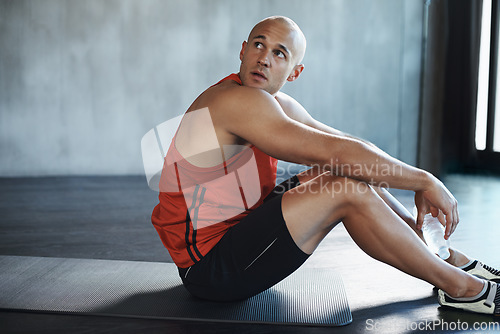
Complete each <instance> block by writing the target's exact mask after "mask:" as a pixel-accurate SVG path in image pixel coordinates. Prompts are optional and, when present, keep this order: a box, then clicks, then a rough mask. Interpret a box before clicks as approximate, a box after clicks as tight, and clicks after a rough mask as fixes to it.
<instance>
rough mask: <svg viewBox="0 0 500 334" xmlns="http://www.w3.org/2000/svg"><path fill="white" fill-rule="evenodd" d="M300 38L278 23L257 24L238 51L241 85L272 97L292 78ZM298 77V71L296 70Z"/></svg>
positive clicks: (294, 72) (294, 73)
mask: <svg viewBox="0 0 500 334" xmlns="http://www.w3.org/2000/svg"><path fill="white" fill-rule="evenodd" d="M299 52H300V38H299V36H298V33H297V32H296V31H294V30H293V29H292V28H291V27H289V26H288V25H287V24H284V23H282V22H279V21H267V22H261V23H259V24H258V25H257V26H256V27H255V28H254V29H253V30H252V32H251V34H250V36H249V37H248V42H243V45H242V48H241V52H240V60H241V66H240V78H241V81H242V82H243V85H245V86H249V87H254V88H260V89H263V90H265V91H267V92H268V93H270V94H271V95H275V94H276V93H277V92H278V91H279V90H280V89H281V87H282V86H283V85H284V84H285V82H286V81H287V80H289V81H293V80H294V79H295V77H294V75H296V76H298V74H296V70H297V69H296V67H297V66H301V65H297V66H296V62H297V57H300V55H299ZM299 74H300V71H299Z"/></svg>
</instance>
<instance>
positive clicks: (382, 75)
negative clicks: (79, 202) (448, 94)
mask: <svg viewBox="0 0 500 334" xmlns="http://www.w3.org/2000/svg"><path fill="white" fill-rule="evenodd" d="M422 8H423V1H422V0H405V1H402V0H315V1H303V0H269V1H264V0H260V1H235V0H182V1H180V0H177V1H175V0H141V1H139V0H86V1H80V0H67V1H64V0H11V1H8V0H0V157H1V158H0V176H37V175H74V174H87V175H99V174H140V173H143V167H142V159H141V153H140V142H141V138H142V136H143V135H144V134H145V133H146V132H147V131H148V130H149V129H151V128H152V127H153V126H155V125H157V124H159V123H161V122H163V121H165V120H167V119H169V118H171V117H173V116H176V115H179V114H181V113H182V112H184V111H185V110H186V108H187V107H188V106H189V104H190V103H191V101H192V100H193V99H194V98H195V97H196V96H197V95H198V94H200V93H201V92H202V91H203V90H204V89H205V88H206V87H207V86H209V85H211V84H212V83H214V82H216V81H217V80H219V79H220V78H222V77H223V76H225V75H226V74H228V73H230V72H237V71H238V66H239V59H238V53H239V50H240V46H241V42H242V41H243V40H244V39H245V38H246V37H247V35H248V32H249V30H250V29H251V27H252V26H253V25H254V23H256V22H257V21H258V20H260V19H262V18H264V17H266V16H269V15H274V14H281V15H286V16H289V17H291V18H292V19H294V20H295V21H296V22H297V23H298V24H299V25H300V26H301V27H302V29H303V31H304V33H305V34H306V36H307V38H308V50H307V54H306V57H305V59H304V62H305V65H306V69H305V71H304V73H303V75H302V77H301V78H300V79H299V80H298V81H296V82H294V83H290V84H287V85H285V88H284V91H285V92H287V93H289V94H292V95H293V96H294V97H295V98H296V99H297V100H298V101H299V102H301V103H302V104H303V105H304V106H305V107H306V109H308V110H309V112H310V113H311V114H312V115H313V116H315V117H317V118H318V119H319V120H321V121H323V122H326V123H328V124H330V125H332V126H334V127H337V128H339V129H341V130H344V131H346V132H349V133H351V134H354V135H358V136H361V137H363V138H366V139H368V140H370V141H373V142H374V143H375V144H377V145H378V146H380V147H381V148H382V149H384V150H387V151H388V152H389V153H390V154H393V155H395V156H397V157H399V158H401V159H403V160H405V161H407V162H409V163H414V162H415V161H416V154H417V152H416V148H417V133H418V129H417V123H418V122H417V119H418V112H419V89H420V88H419V86H420V55H421V44H422V38H421V34H422Z"/></svg>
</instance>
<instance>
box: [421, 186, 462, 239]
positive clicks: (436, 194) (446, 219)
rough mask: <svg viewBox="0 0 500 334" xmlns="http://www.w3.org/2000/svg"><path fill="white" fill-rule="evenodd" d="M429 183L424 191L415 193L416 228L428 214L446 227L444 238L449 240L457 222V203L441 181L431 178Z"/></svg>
mask: <svg viewBox="0 0 500 334" xmlns="http://www.w3.org/2000/svg"><path fill="white" fill-rule="evenodd" d="M430 181H431V182H430V183H429V186H428V187H427V188H426V189H423V190H419V191H416V192H415V206H416V207H417V228H418V229H421V228H422V224H423V221H424V216H425V215H426V214H428V213H430V214H432V216H433V217H438V218H439V221H440V222H441V224H443V225H445V226H446V228H445V233H444V238H445V239H449V237H450V235H451V234H452V233H453V232H454V231H455V229H456V228H457V225H458V222H459V215H458V203H457V200H456V199H455V197H453V195H452V194H451V193H450V191H449V190H448V189H447V188H446V187H445V186H444V185H443V183H442V182H441V181H439V180H438V179H436V178H435V177H433V176H431V180H430Z"/></svg>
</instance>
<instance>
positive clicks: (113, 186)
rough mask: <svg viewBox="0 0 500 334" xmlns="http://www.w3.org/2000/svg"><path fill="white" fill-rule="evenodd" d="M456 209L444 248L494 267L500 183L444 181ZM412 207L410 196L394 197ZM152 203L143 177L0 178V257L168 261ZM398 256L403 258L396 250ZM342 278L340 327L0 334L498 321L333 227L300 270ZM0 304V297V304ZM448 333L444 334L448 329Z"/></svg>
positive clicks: (36, 325)
mask: <svg viewBox="0 0 500 334" xmlns="http://www.w3.org/2000/svg"><path fill="white" fill-rule="evenodd" d="M444 182H445V184H446V185H447V186H448V187H449V189H450V190H451V191H452V192H453V193H454V194H455V196H456V197H457V199H458V201H459V203H460V213H461V224H460V226H459V229H458V230H457V232H455V234H454V235H453V237H452V245H453V246H454V247H456V248H458V249H461V250H463V251H464V252H466V253H467V254H469V255H471V256H473V257H476V258H479V259H481V260H482V261H483V262H485V263H486V264H489V265H491V266H494V267H496V268H500V257H499V256H498V254H499V251H500V246H499V243H498V237H499V236H500V225H499V223H498V218H499V217H500V204H499V203H500V178H498V177H487V176H471V175H450V176H448V177H446V178H445V179H444ZM394 193H395V195H396V196H397V197H398V198H399V199H400V200H401V201H402V202H403V204H404V205H405V206H406V207H408V208H411V206H412V194H411V193H409V192H403V191H395V192H394ZM156 203H157V194H156V193H155V192H153V191H152V190H150V189H149V188H148V187H147V185H146V182H145V178H144V177H143V176H127V177H44V178H12V179H10V178H2V179H0V255H25V256H47V257H68V258H88V259H111V260H129V261H158V262H171V260H170V257H169V256H168V253H167V251H166V250H165V249H164V248H163V245H162V244H161V242H160V240H159V238H158V236H157V234H156V231H155V230H154V228H153V226H152V225H151V222H150V214H151V210H152V208H153V207H154V205H156ZM402 251H404V250H402ZM305 265H307V266H310V267H313V268H319V267H329V268H334V269H335V270H336V271H338V272H339V273H340V274H341V275H342V279H343V281H344V285H345V286H346V291H347V295H348V298H349V303H350V306H351V310H352V315H353V319H354V320H353V323H352V324H350V325H348V326H345V327H337V328H322V327H302V326H278V325H258V324H256V325H242V324H230V323H223V324H221V323H210V322H190V321H169V320H148V319H130V318H113V317H104V316H102V317H96V316H75V315H55V314H41V313H27V312H26V313H24V312H6V311H2V312H0V328H1V330H0V331H1V332H2V333H75V334H76V333H116V332H119V333H236V332H237V333H240V334H243V333H327V332H328V333H332V332H333V333H365V332H367V333H414V332H415V333H417V332H418V333H424V332H429V331H431V330H432V329H434V330H435V331H436V332H467V333H478V332H484V333H500V323H499V321H500V318H498V317H493V316H484V315H475V314H470V313H465V312H459V311H453V310H449V309H443V308H440V307H439V305H438V304H437V298H436V293H435V292H434V291H433V287H432V286H431V285H429V284H427V283H425V282H422V281H420V280H417V279H415V278H412V277H409V276H407V275H405V274H403V273H401V272H399V271H397V270H395V269H393V268H391V267H389V266H387V265H385V264H382V263H378V262H377V261H375V260H373V259H371V258H370V257H368V256H367V255H366V254H364V253H363V252H362V251H361V250H359V248H357V246H356V245H355V244H354V243H353V242H352V240H351V239H350V238H349V236H348V234H347V232H346V230H345V229H344V228H343V226H341V225H340V226H338V227H336V228H335V229H334V231H333V232H332V233H331V234H330V235H329V236H328V237H327V238H326V239H325V240H324V241H323V243H322V244H321V245H320V247H319V248H318V249H317V251H316V252H315V254H314V255H313V256H312V257H311V258H310V259H309V260H308V261H307V262H306V264H305ZM0 298H1V296H0ZM447 329H448V330H447Z"/></svg>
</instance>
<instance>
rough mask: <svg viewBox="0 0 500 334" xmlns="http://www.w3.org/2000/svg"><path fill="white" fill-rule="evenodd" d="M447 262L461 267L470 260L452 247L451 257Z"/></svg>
mask: <svg viewBox="0 0 500 334" xmlns="http://www.w3.org/2000/svg"><path fill="white" fill-rule="evenodd" d="M446 262H448V263H449V264H451V265H452V266H455V267H461V266H463V265H466V264H467V263H469V262H470V259H469V258H468V257H467V255H465V254H463V253H462V252H460V251H457V250H456V249H453V248H451V247H450V257H449V258H447V259H446Z"/></svg>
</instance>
